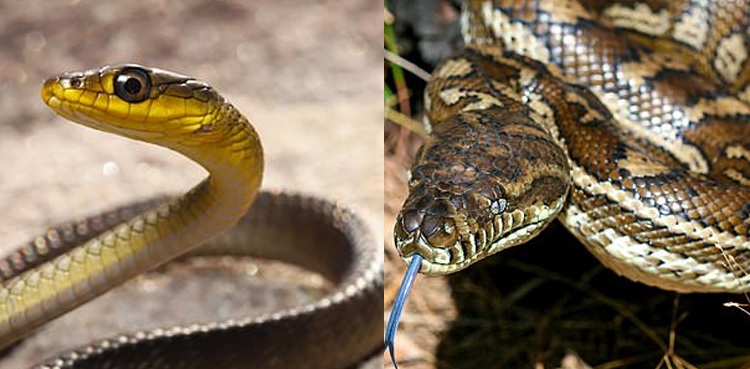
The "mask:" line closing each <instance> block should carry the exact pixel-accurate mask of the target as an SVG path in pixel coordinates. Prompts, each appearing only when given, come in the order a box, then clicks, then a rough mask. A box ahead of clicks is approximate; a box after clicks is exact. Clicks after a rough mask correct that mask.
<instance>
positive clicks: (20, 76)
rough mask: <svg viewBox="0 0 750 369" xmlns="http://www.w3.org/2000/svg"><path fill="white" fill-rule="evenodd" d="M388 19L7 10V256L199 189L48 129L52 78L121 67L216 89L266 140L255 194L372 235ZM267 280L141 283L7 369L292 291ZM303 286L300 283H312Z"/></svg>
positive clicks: (312, 13)
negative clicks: (328, 211) (39, 239)
mask: <svg viewBox="0 0 750 369" xmlns="http://www.w3.org/2000/svg"><path fill="white" fill-rule="evenodd" d="M381 11H382V10H381V8H380V4H379V3H378V2H372V1H367V0H357V1H304V2H303V1H293V0H273V1H272V0H254V1H241V0H218V1H214V0H212V1H200V0H188V1H176V0H147V1H119V2H98V1H87V0H81V1H76V0H64V1H35V2H26V1H20V0H7V1H0V112H1V113H0V157H2V158H4V160H3V165H2V167H0V204H2V206H3V209H5V211H4V213H3V217H2V219H0V240H2V241H1V242H2V246H0V252H6V251H7V250H10V249H12V248H13V247H14V246H18V245H20V244H21V243H23V242H25V241H27V240H28V239H29V238H30V237H31V236H33V235H35V234H37V233H38V232H39V231H41V230H43V229H44V227H45V226H47V225H51V224H56V223H59V222H61V221H64V220H68V219H71V218H75V217H77V216H82V215H86V214H92V213H96V212H98V211H101V210H103V209H107V208H110V207H112V206H114V205H119V204H124V203H128V202H130V201H132V200H134V199H141V198H147V197H150V196H152V195H155V194H161V193H176V192H180V191H184V190H186V189H188V188H189V187H191V186H192V185H194V184H196V183H197V182H198V181H199V180H200V179H201V178H202V177H204V176H205V173H204V172H203V170H202V169H201V168H199V167H198V166H196V165H195V164H193V163H191V162H189V161H188V160H187V159H184V158H182V157H180V156H178V155H177V154H174V153H171V152H169V151H166V150H164V149H161V148H158V147H152V146H149V145H144V144H142V143H137V142H133V141H128V140H125V139H121V138H118V137H114V136H110V135H106V134H102V133H99V132H95V131H92V130H89V129H86V128H82V127H79V126H77V125H75V124H71V123H69V122H67V121H64V120H63V119H61V118H57V117H54V116H53V115H52V114H51V113H50V112H49V111H48V110H47V109H46V107H45V106H44V105H43V103H42V102H41V100H40V98H39V92H38V91H39V87H40V85H41V82H42V80H43V79H44V78H46V77H47V76H49V75H52V74H56V73H59V72H63V71H66V70H73V69H82V68H92V67H98V66H100V65H104V64H116V63H123V62H135V63H141V64H145V65H149V66H159V67H161V68H165V69H169V70H174V71H177V72H182V73H185V74H189V75H192V76H195V77H198V78H200V79H203V80H205V81H208V82H209V83H211V84H212V85H213V86H214V87H215V88H216V89H217V90H218V91H219V92H220V93H222V94H223V95H224V96H225V97H226V98H228V99H229V100H230V101H231V102H232V103H234V104H235V105H236V106H238V107H239V108H240V110H242V111H243V112H245V113H246V114H247V115H249V116H250V119H251V121H252V122H253V123H254V125H255V126H256V128H257V129H258V131H259V132H260V134H261V136H262V138H263V140H264V143H265V151H266V160H267V162H266V168H267V171H266V174H265V180H264V185H263V187H264V188H266V189H282V188H283V189H287V190H292V191H299V192H305V193H309V194H314V195H319V196H322V197H325V198H328V199H333V200H336V201H339V202H340V203H342V204H346V205H349V206H352V207H353V208H355V209H356V210H357V211H358V212H359V213H360V214H362V215H363V216H364V217H365V218H366V219H367V221H368V222H369V223H370V224H371V225H372V228H373V229H374V230H375V231H376V234H377V235H378V236H380V235H381V224H382V204H383V180H382V178H383V174H382V173H383V156H382V152H383V142H382V140H381V137H382V130H383V128H382V123H381V122H382V121H381V117H382V114H383V110H382V105H381V99H382V64H380V57H381V51H380V47H379V45H380V44H379V42H380V32H381V28H380V17H381V14H382V13H381ZM378 239H379V238H378ZM209 264H210V263H209ZM219 264H222V263H219ZM230 264H231V262H230ZM269 265H270V264H269V263H262V262H258V263H255V262H248V263H244V264H241V265H239V266H237V265H231V267H230V268H215V266H214V265H207V264H205V265H204V264H199V265H186V266H176V267H174V268H172V269H174V270H172V271H171V272H170V273H163V274H162V273H157V274H153V275H150V276H146V277H143V278H139V279H138V280H136V281H134V282H133V283H128V284H126V285H125V286H124V287H123V288H120V289H118V290H117V291H116V292H115V293H109V294H107V295H105V296H104V297H103V298H102V299H100V300H97V301H96V302H94V303H92V304H89V305H87V306H85V307H84V308H82V309H80V310H78V311H76V312H74V313H72V314H69V315H68V316H66V317H64V318H62V319H59V320H57V321H55V322H53V323H52V324H48V325H47V326H45V327H44V328H43V329H41V330H40V331H39V332H38V333H36V334H34V335H33V336H32V337H30V338H29V339H27V340H25V341H23V342H22V343H21V344H20V345H19V346H18V347H17V348H16V349H15V350H13V351H12V352H11V353H10V354H9V355H7V356H5V357H3V358H2V359H0V367H2V368H21V367H26V366H29V365H30V364H32V363H33V362H36V361H39V360H40V359H42V358H44V357H48V356H50V355H52V354H54V353H56V352H59V351H61V350H64V349H69V348H72V347H74V346H76V345H80V344H82V343H85V342H89V341H91V340H92V339H93V338H94V337H106V336H111V335H112V334H114V333H115V332H124V331H132V330H135V329H142V328H153V327H158V326H163V325H168V324H173V323H176V322H183V323H184V322H192V321H205V320H214V319H217V318H225V317H232V316H237V315H239V316H242V315H245V314H247V313H248V311H247V310H248V304H252V302H248V301H245V300H246V298H249V297H250V296H251V295H256V297H257V296H266V295H262V293H264V292H262V291H260V292H250V291H249V288H256V289H257V288H258V285H261V286H266V287H268V288H267V290H268V291H271V292H270V293H268V294H270V295H273V290H274V289H280V290H283V289H284V288H285V287H284V283H285V282H279V283H275V284H273V285H271V286H270V287H269V283H268V281H269V280H274V279H272V278H273V276H274V273H275V272H274V271H275V270H276V268H271V267H269ZM281 269H283V267H282V268H281ZM290 273H291V272H290ZM281 274H284V273H281ZM303 275H304V273H303ZM308 277H309V278H307V279H305V280H304V281H305V282H302V284H313V285H315V284H320V281H316V279H315V276H308ZM269 278H271V279H269ZM291 279H292V280H295V281H299V280H300V279H299V278H298V277H291ZM308 282H309V283H308ZM261 288H262V287H261ZM268 291H266V292H268ZM165 296H166V297H165ZM264 298H265V297H264ZM254 303H255V305H257V304H258V302H257V301H255V302H254ZM285 303H299V301H297V302H294V301H292V302H289V301H286V302H283V301H282V302H281V303H280V304H281V305H284V304H285ZM278 308H279V306H276V305H273V304H271V305H270V306H261V311H263V309H265V310H266V311H272V310H274V309H278ZM373 334H378V335H381V334H382V332H373ZM321 354H324V353H321ZM378 356H379V355H378ZM379 360H380V358H379V357H378V358H376V359H375V360H373V361H372V362H371V363H370V367H380V366H381V365H382V364H380V362H379Z"/></svg>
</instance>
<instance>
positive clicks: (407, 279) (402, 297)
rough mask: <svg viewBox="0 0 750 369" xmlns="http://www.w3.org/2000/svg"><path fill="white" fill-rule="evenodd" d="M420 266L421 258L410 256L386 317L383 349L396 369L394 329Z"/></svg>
mask: <svg viewBox="0 0 750 369" xmlns="http://www.w3.org/2000/svg"><path fill="white" fill-rule="evenodd" d="M421 265H422V256H420V255H414V256H412V258H411V261H410V262H409V268H408V269H407V270H406V274H405V275H404V280H402V281H401V287H399V289H398V295H396V301H394V302H393V309H391V315H390V316H389V317H388V324H387V325H386V327H385V347H386V348H388V352H389V353H390V355H391V362H392V363H393V366H395V367H396V369H398V365H397V364H396V357H395V356H394V355H393V352H394V344H395V342H396V329H397V328H398V321H399V320H400V319H401V313H402V312H403V311H404V304H406V298H407V297H408V296H409V291H411V286H412V285H413V284H414V280H415V279H416V278H417V274H418V273H419V267H420V266H421Z"/></svg>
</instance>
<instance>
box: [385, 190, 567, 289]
mask: <svg viewBox="0 0 750 369" xmlns="http://www.w3.org/2000/svg"><path fill="white" fill-rule="evenodd" d="M564 203H565V198H561V199H558V200H557V201H555V202H554V203H552V204H550V205H544V204H541V203H537V204H535V205H534V206H533V207H530V208H528V209H525V211H522V210H520V209H515V210H512V211H508V212H504V213H502V214H498V215H496V216H495V217H493V218H492V219H491V220H489V221H487V222H484V223H483V224H479V225H478V226H477V227H476V228H471V227H469V226H468V223H467V222H464V223H460V224H457V223H453V224H452V225H450V226H446V224H448V223H444V224H443V226H442V227H437V228H440V229H441V230H443V231H444V232H445V233H446V234H448V235H451V236H452V237H450V238H446V239H451V241H450V242H444V243H435V242H430V238H429V237H428V236H427V235H426V234H425V232H424V231H423V230H422V228H420V227H416V228H414V229H411V231H409V232H407V231H406V229H400V228H401V227H399V226H398V225H403V224H404V223H403V222H401V221H400V218H399V221H397V226H396V231H395V234H396V239H395V244H396V249H397V250H398V252H399V254H400V255H401V257H402V259H403V260H404V261H406V262H407V263H408V261H409V259H411V257H412V256H413V255H420V256H422V259H423V261H422V266H421V268H420V272H421V273H422V274H427V275H445V274H451V273H455V272H458V271H460V270H463V269H465V268H467V267H468V266H470V265H471V264H474V263H476V262H478V261H480V260H482V259H484V258H486V257H489V256H491V255H493V254H495V253H498V252H500V251H502V250H505V249H507V248H510V247H513V246H515V245H519V244H522V243H525V242H526V241H528V240H530V239H532V238H534V237H535V236H536V235H537V234H539V232H541V231H542V230H544V228H546V227H547V225H548V224H549V223H550V222H551V221H552V220H554V219H555V217H556V216H557V214H558V213H559V212H560V210H561V209H562V207H563V205H564ZM453 221H455V219H453ZM445 222H447V220H445ZM432 234H433V235H434V232H433V233H432Z"/></svg>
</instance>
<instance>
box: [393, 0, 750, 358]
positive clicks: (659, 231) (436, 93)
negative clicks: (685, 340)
mask: <svg viewBox="0 0 750 369" xmlns="http://www.w3.org/2000/svg"><path fill="white" fill-rule="evenodd" d="M748 9H750V7H749V6H748V4H746V3H745V2H734V1H727V2H723V1H701V2H695V1H645V0H644V1H622V2H619V1H593V0H592V1H584V0H582V1H573V0H571V1H545V0H540V1H502V0H496V1H490V0H467V2H466V5H465V8H464V10H463V13H462V19H461V20H462V31H463V34H464V39H465V42H466V45H467V47H466V49H465V50H464V51H463V52H461V53H460V54H458V55H457V56H454V57H452V58H450V59H448V60H445V61H444V62H443V63H442V64H441V65H440V66H438V67H437V68H436V70H435V71H434V72H433V74H432V79H431V81H430V83H429V84H428V86H427V90H426V92H425V106H426V111H427V113H426V115H427V119H426V121H427V129H428V132H429V136H428V138H427V139H426V142H425V144H424V146H423V147H422V148H421V149H420V151H419V152H418V154H417V158H416V162H415V164H414V166H413V167H412V170H411V177H410V179H409V196H408V198H407V200H406V202H405V203H404V205H403V208H402V210H401V212H400V214H399V216H398V218H397V221H396V225H395V230H394V234H395V243H396V248H397V249H398V252H399V254H400V255H401V257H402V258H403V260H404V261H406V262H407V263H410V271H409V272H408V274H407V278H405V282H404V284H403V286H404V288H403V291H404V292H405V293H408V288H409V286H410V284H411V283H412V281H413V275H415V274H416V272H417V270H418V271H420V272H421V273H424V274H432V275H439V274H448V273H454V272H458V271H460V270H462V269H464V268H466V267H468V266H470V265H471V264H473V263H476V262H478V261H479V260H482V259H484V258H486V257H488V256H490V255H492V254H494V253H497V252H500V251H502V250H504V249H506V248H508V247H511V246H514V245H517V244H521V243H524V242H525V241H527V240H529V239H531V238H532V237H534V236H535V235H537V234H538V233H539V232H541V231H542V230H543V229H544V228H545V227H546V226H547V224H549V222H551V221H552V220H553V219H555V218H557V219H559V220H560V221H561V222H562V223H563V224H564V225H565V227H566V228H567V229H568V230H569V231H570V232H571V233H572V234H573V235H575V236H576V238H578V239H579V240H580V241H581V242H582V243H583V244H584V245H585V246H586V248H587V249H588V250H589V251H590V252H591V253H592V254H593V255H594V256H596V257H597V258H598V259H599V260H600V261H601V262H602V263H603V264H604V265H605V266H607V267H609V268H611V269H612V270H614V271H615V272H617V273H618V274H621V275H623V276H625V277H627V278H630V279H632V280H634V281H638V282H642V283H645V284H648V285H651V286H656V287H659V288H662V289H665V290H672V291H678V292H730V293H740V292H745V291H750V123H749V121H750V84H748V82H750V61H748V56H749V55H748V46H750V38H748V36H747V35H748V32H750V28H749V26H750V16H749V15H748V14H749V13H748ZM405 293H404V294H402V295H401V296H402V298H401V300H399V301H397V302H398V304H400V306H397V307H396V308H394V310H400V309H401V308H402V306H403V301H402V300H403V296H405ZM395 316H396V317H397V316H398V312H396V315H395ZM395 320H397V319H395ZM393 321H394V319H391V322H389V327H388V332H387V334H386V345H387V346H389V347H391V349H392V345H393V337H394V335H395V329H396V327H395V325H396V323H394V322H393Z"/></svg>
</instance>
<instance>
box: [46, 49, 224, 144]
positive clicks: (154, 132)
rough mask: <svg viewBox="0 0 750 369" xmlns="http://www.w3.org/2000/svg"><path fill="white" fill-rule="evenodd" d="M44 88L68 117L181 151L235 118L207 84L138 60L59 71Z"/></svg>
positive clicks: (213, 137) (212, 136)
mask: <svg viewBox="0 0 750 369" xmlns="http://www.w3.org/2000/svg"><path fill="white" fill-rule="evenodd" d="M41 93H42V99H43V100H44V101H45V102H46V103H47V105H48V106H49V107H50V108H51V109H52V110H53V111H54V112H55V113H57V114H59V115H61V116H63V117H65V118H67V119H70V120H72V121H75V122H77V123H81V124H83V125H86V126H88V127H91V128H94V129H98V130H102V131H106V132H111V133H115V134H119V135H123V136H126V137H130V138H133V139H137V140H142V141H147V142H152V143H158V144H160V145H164V146H167V147H171V148H173V149H176V150H178V151H181V152H185V151H186V149H187V150H188V151H189V150H190V147H191V146H195V145H196V144H201V143H204V142H216V141H218V140H219V139H220V135H221V134H223V133H226V132H223V131H225V128H226V127H223V126H224V125H227V124H228V123H231V122H232V121H233V120H232V119H226V118H227V117H226V115H228V114H233V113H232V112H229V111H227V110H226V109H222V107H224V106H225V105H229V104H227V103H225V101H224V99H223V98H222V97H221V96H220V95H219V94H218V93H216V92H215V91H214V89H213V88H211V87H210V86H209V85H208V84H206V83H204V82H201V81H198V80H195V79H193V78H191V77H187V76H183V75H180V74H177V73H173V72H168V71H165V70H160V69H155V68H147V67H143V66H140V65H135V64H128V65H120V66H107V67H103V68H101V69H93V70H87V71H78V72H68V73H64V74H60V75H58V76H56V77H52V78H49V79H48V80H46V81H45V83H44V87H42V92H41ZM229 118H231V117H229ZM188 154H189V153H188Z"/></svg>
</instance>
